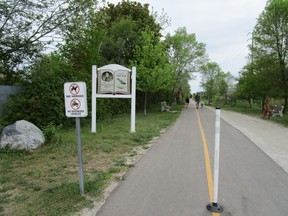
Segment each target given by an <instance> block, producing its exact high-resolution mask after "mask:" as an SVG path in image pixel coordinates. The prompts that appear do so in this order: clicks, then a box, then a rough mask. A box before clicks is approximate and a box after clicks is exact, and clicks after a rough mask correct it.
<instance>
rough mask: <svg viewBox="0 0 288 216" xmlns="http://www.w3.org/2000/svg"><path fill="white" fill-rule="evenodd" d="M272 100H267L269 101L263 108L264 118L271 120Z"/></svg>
mask: <svg viewBox="0 0 288 216" xmlns="http://www.w3.org/2000/svg"><path fill="white" fill-rule="evenodd" d="M269 103H270V98H268V99H267V101H265V103H264V106H263V118H267V119H269V118H270V106H269Z"/></svg>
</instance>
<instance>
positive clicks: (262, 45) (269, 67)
mask: <svg viewBox="0 0 288 216" xmlns="http://www.w3.org/2000/svg"><path fill="white" fill-rule="evenodd" d="M287 47H288V1H286V0H270V1H268V3H267V6H266V7H265V10H264V11H263V12H262V14H261V15H260V16H259V18H258V20H257V24H256V26H255V28H254V31H253V46H251V52H252V53H253V63H254V66H255V67H254V69H255V70H256V71H257V72H258V73H261V74H262V76H260V77H266V82H271V84H275V85H272V86H271V88H272V89H271V90H269V91H268V92H267V93H268V94H269V93H270V94H271V93H272V94H276V93H277V92H278V96H281V97H283V98H284V101H285V104H284V107H285V110H286V109H287V105H288V67H287V50H288V49H287ZM263 64H264V65H265V66H266V68H265V69H263ZM257 81H258V82H259V80H257ZM279 87H280V88H279ZM276 89H277V90H279V91H275V90H276Z"/></svg>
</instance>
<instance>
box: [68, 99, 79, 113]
mask: <svg viewBox="0 0 288 216" xmlns="http://www.w3.org/2000/svg"><path fill="white" fill-rule="evenodd" d="M70 106H71V108H72V109H73V110H78V109H79V108H80V107H81V102H80V100H78V99H76V98H74V99H72V100H71V102H70Z"/></svg>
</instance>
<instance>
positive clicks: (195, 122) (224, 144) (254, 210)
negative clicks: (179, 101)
mask: <svg viewBox="0 0 288 216" xmlns="http://www.w3.org/2000/svg"><path fill="white" fill-rule="evenodd" d="M201 132H202V134H203V136H202V135H201ZM214 136H215V113H214V112H212V111H211V110H209V109H206V108H204V109H199V110H196V109H194V107H193V106H190V107H189V108H188V109H185V110H184V111H183V113H182V114H181V115H180V117H179V118H178V120H177V121H176V122H175V124H174V125H173V126H172V127H171V128H169V129H168V130H167V131H166V132H165V133H164V134H163V135H162V136H161V137H160V138H159V139H158V141H157V143H155V144H154V145H153V146H152V147H151V149H150V150H149V151H148V152H147V153H146V154H145V155H144V156H143V157H142V158H141V159H140V161H139V162H138V163H137V164H136V165H135V167H134V168H132V169H131V170H130V171H129V172H128V173H127V175H126V179H125V181H122V182H121V183H120V184H119V185H118V187H117V188H116V189H115V190H114V191H113V192H112V194H111V195H110V197H109V198H108V199H107V201H106V202H105V204H104V205H103V206H102V208H101V209H100V210H99V212H98V213H97V216H210V215H213V216H217V215H223V216H232V215H233V216H260V215H261V216H286V215H288V205H287V203H288V174H287V173H286V172H285V171H284V170H283V169H282V168H281V167H280V166H279V165H277V164H276V163H275V162H274V161H273V160H272V159H270V157H268V156H267V155H266V154H265V153H264V152H263V151H262V150H261V149H260V148H259V147H257V146H256V145H255V144H254V143H253V142H252V141H251V140H250V139H248V138H247V137H246V136H245V135H243V134H242V133H241V132H240V131H239V130H237V129H235V128H234V127H233V126H231V125H230V124H228V123H227V122H226V121H224V120H222V119H221V135H220V145H221V147H220V175H219V196H218V197H219V200H218V203H219V204H221V205H222V206H223V208H224V211H223V212H222V213H221V214H218V213H217V214H216V213H211V212H209V211H208V210H207V209H206V205H207V204H208V203H209V202H210V200H211V198H212V197H211V196H212V192H213V183H212V185H211V170H210V169H212V172H213V156H214V143H215V140H214V139H215V138H214ZM206 145H207V148H206V149H208V151H207V152H206V153H208V152H209V155H208V154H206V156H205V153H204V152H205V147H206ZM207 162H208V164H207ZM210 167H211V168H210ZM209 174H210V176H209ZM207 176H208V177H207ZM209 181H210V182H209Z"/></svg>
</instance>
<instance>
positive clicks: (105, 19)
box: [100, 1, 161, 66]
mask: <svg viewBox="0 0 288 216" xmlns="http://www.w3.org/2000/svg"><path fill="white" fill-rule="evenodd" d="M100 13H101V14H103V16H102V21H101V23H102V25H103V29H105V30H106V35H105V38H103V43H102V46H101V54H102V55H103V57H104V58H105V59H106V60H107V62H108V63H118V64H122V65H124V66H128V65H129V63H130V61H131V60H134V59H135V56H136V53H135V52H136V50H135V49H136V46H141V44H142V37H141V32H142V31H145V30H149V31H151V32H153V34H154V35H155V38H159V37H160V36H161V33H160V31H161V26H160V24H158V23H157V22H156V17H155V16H153V14H151V12H150V11H149V5H148V4H144V5H142V4H141V3H139V2H133V1H132V2H130V1H122V2H119V3H118V4H117V5H114V4H112V3H109V4H108V6H107V7H104V8H102V9H101V10H100Z"/></svg>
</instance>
